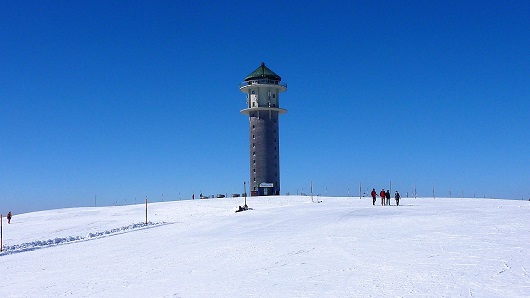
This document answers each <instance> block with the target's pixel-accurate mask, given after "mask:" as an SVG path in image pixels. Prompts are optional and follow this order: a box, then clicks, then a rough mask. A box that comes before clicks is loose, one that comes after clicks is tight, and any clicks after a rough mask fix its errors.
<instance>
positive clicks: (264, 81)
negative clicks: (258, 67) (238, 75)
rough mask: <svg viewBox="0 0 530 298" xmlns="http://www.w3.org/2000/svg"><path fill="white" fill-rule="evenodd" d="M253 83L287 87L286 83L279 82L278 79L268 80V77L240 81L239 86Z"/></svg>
mask: <svg viewBox="0 0 530 298" xmlns="http://www.w3.org/2000/svg"><path fill="white" fill-rule="evenodd" d="M254 84H268V85H280V86H283V87H285V88H287V84H286V83H280V81H278V80H269V79H259V80H250V81H245V82H242V83H240V84H239V88H243V87H246V86H250V85H254Z"/></svg>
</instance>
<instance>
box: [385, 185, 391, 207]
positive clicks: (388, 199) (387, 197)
mask: <svg viewBox="0 0 530 298" xmlns="http://www.w3.org/2000/svg"><path fill="white" fill-rule="evenodd" d="M385 197H386V205H387V206H390V191H388V189H387V190H386V193H385Z"/></svg>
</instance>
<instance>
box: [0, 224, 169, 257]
mask: <svg viewBox="0 0 530 298" xmlns="http://www.w3.org/2000/svg"><path fill="white" fill-rule="evenodd" d="M164 224H167V223H163V222H148V223H144V222H141V223H136V224H132V225H128V226H124V227H120V228H115V229H111V230H106V231H102V232H90V233H88V235H86V236H68V237H56V238H54V239H48V240H35V241H32V242H26V243H22V244H14V245H7V246H4V247H3V250H2V252H0V257H1V256H4V255H8V254H14V253H21V252H25V251H32V250H36V249H41V248H46V247H51V246H56V245H61V244H68V243H72V242H79V241H87V240H91V239H96V238H102V237H108V236H113V235H117V234H123V233H127V232H131V231H133V230H139V229H146V228H152V227H155V226H160V225H164Z"/></svg>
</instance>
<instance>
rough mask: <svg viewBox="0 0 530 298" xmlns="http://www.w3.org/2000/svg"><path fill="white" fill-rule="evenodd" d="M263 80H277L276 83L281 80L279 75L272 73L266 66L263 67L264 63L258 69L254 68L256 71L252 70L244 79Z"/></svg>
mask: <svg viewBox="0 0 530 298" xmlns="http://www.w3.org/2000/svg"><path fill="white" fill-rule="evenodd" d="M263 78H266V79H271V80H277V81H281V80H282V78H281V77H280V76H279V75H277V74H275V73H274V71H272V70H270V69H269V68H268V67H267V66H265V63H263V62H261V65H260V66H259V67H258V68H256V70H254V71H253V72H252V73H251V74H249V75H248V76H247V77H246V78H245V81H250V80H256V79H263Z"/></svg>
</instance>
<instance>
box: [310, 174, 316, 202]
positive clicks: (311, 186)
mask: <svg viewBox="0 0 530 298" xmlns="http://www.w3.org/2000/svg"><path fill="white" fill-rule="evenodd" d="M309 185H310V188H311V203H314V202H315V201H313V180H311V181H310V182H309Z"/></svg>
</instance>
